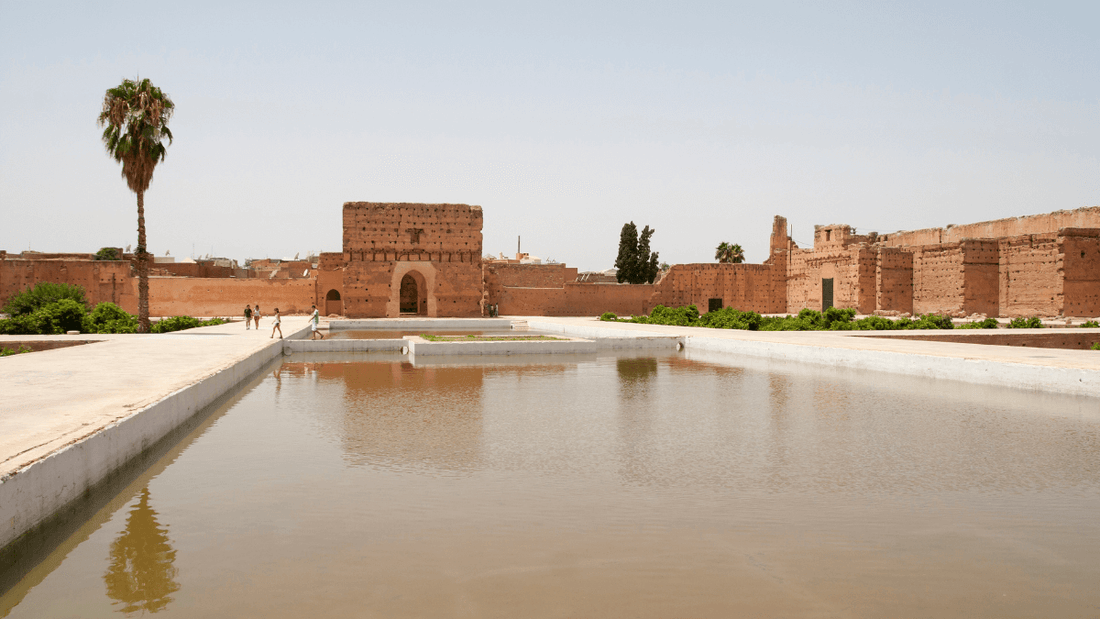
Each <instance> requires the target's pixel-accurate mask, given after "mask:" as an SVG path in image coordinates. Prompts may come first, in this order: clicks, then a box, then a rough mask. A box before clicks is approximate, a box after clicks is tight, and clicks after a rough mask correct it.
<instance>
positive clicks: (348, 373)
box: [283, 362, 486, 472]
mask: <svg viewBox="0 0 1100 619" xmlns="http://www.w3.org/2000/svg"><path fill="white" fill-rule="evenodd" d="M283 371H284V372H285V373H287V374H289V375H306V376H311V375H312V376H314V377H315V379H316V380H317V381H318V382H319V383H320V385H321V386H322V387H324V386H332V387H334V388H340V389H342V390H343V398H342V399H343V405H342V406H341V407H340V408H339V413H337V414H334V415H325V416H323V417H322V418H323V419H325V420H326V422H327V426H328V427H327V431H328V432H329V433H330V436H332V437H333V438H334V439H336V440H338V441H339V442H340V444H341V446H342V447H343V449H344V454H345V458H346V459H347V461H348V462H349V464H351V465H353V466H363V465H366V466H379V467H386V468H399V469H410V468H411V469H422V468H428V469H432V470H445V471H451V472H455V471H462V472H468V471H471V470H475V469H478V468H480V467H481V460H482V454H481V451H482V449H481V434H482V419H481V390H482V383H483V381H484V376H485V373H486V368H485V367H484V366H474V367H469V366H465V367H438V368H433V367H429V368H424V369H418V368H414V367H413V366H412V365H411V364H409V363H407V362H406V363H355V364H349V363H287V364H284V366H283Z"/></svg>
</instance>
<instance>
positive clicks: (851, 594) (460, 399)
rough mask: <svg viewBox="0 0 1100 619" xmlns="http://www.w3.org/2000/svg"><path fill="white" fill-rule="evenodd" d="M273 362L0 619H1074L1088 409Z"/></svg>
mask: <svg viewBox="0 0 1100 619" xmlns="http://www.w3.org/2000/svg"><path fill="white" fill-rule="evenodd" d="M360 358H362V359H364V360H363V361H357V362H330V361H323V360H321V361H318V357H317V356H316V355H312V356H308V357H307V356H292V357H287V358H286V359H285V360H284V361H282V362H280V363H277V364H275V365H272V366H271V367H269V368H268V370H267V371H266V372H265V373H264V374H262V375H260V376H257V377H255V378H254V379H253V380H252V381H251V382H250V383H249V384H247V385H245V386H244V387H243V388H242V389H241V390H240V391H239V392H238V393H237V394H235V395H234V396H233V397H232V398H230V399H228V401H227V402H226V403H225V404H224V405H222V406H220V407H219V408H218V409H217V410H215V411H213V412H212V413H211V414H210V416H209V417H208V418H206V420H205V421H204V422H203V423H202V424H201V425H200V426H199V427H198V428H197V429H195V430H194V431H193V432H192V433H191V434H190V435H188V436H187V437H186V438H184V439H183V440H182V441H181V442H180V443H179V444H178V445H176V446H175V447H173V448H172V449H171V450H169V451H168V453H167V454H166V455H165V456H164V457H163V458H161V459H160V460H159V461H157V462H155V463H154V464H153V465H152V466H150V467H149V469H148V470H146V471H145V472H144V473H142V474H140V475H138V476H136V478H135V479H134V480H133V481H132V483H130V484H129V485H128V486H127V487H126V488H125V489H124V490H123V491H122V492H120V493H118V494H117V495H115V496H112V497H111V498H110V499H109V500H108V501H106V505H105V507H103V508H102V509H100V510H99V511H98V513H96V514H95V515H94V516H93V517H92V518H91V519H89V520H88V521H87V522H86V523H84V525H83V526H81V527H80V528H79V530H77V531H76V532H75V533H74V534H73V535H72V536H71V538H69V539H68V540H66V541H65V542H64V543H62V544H61V546H60V547H58V548H57V550H56V551H54V552H53V553H52V554H51V555H50V556H48V557H46V558H45V560H43V561H42V563H41V564H39V565H38V566H37V567H35V568H34V569H32V570H31V571H30V572H29V573H27V574H26V575H25V576H24V577H23V578H22V580H20V581H19V582H18V583H16V584H15V586H14V587H12V588H11V589H10V590H9V591H7V592H5V593H4V594H3V595H2V596H0V616H10V617H110V616H118V615H119V614H122V615H124V616H139V615H142V614H147V613H148V614H153V613H155V614H157V615H158V616H164V617H303V616H333V617H335V616H341V617H342V616H347V617H373V616H378V617H731V616H775V617H779V616H783V617H822V616H827V617H834V616H835V617H886V616H889V617H930V616H936V617H975V616H977V617H983V616H985V617H1034V616H1082V617H1088V616H1096V615H1097V614H1098V613H1100V587H1097V583H1098V582H1100V403H1098V402H1097V401H1096V400H1095V399H1087V398H1073V397H1059V396H1051V395H1040V394H1034V393H1027V392H1014V391H1011V390H1005V389H991V388H982V387H975V386H966V385H960V384H955V383H949V382H946V381H940V382H935V381H927V380H921V379H911V378H905V377H898V376H890V375H885V374H881V375H880V374H875V373H867V372H862V373H848V372H843V371H835V370H825V369H815V368H812V367H807V366H798V365H790V364H788V365H784V364H767V363H764V362H759V361H744V360H738V359H735V358H731V357H724V356H717V355H716V356H705V355H700V354H697V353H696V354H691V355H689V354H685V353H678V354H667V355H655V356H654V355H647V356H636V355H628V354H626V355H608V356H602V355H601V356H595V355H592V356H586V357H572V356H561V357H559V356H553V357H549V356H547V357H523V358H501V359H491V360H489V362H486V360H485V359H480V360H476V361H474V362H469V363H465V362H462V363H456V362H454V361H455V360H454V359H439V358H437V359H432V360H431V362H430V364H422V363H420V362H417V363H416V364H415V365H414V364H411V363H410V362H409V361H408V359H407V358H404V357H400V356H397V355H388V356H382V355H379V356H361V357H360Z"/></svg>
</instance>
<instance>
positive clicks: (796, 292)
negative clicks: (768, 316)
mask: <svg viewBox="0 0 1100 619" xmlns="http://www.w3.org/2000/svg"><path fill="white" fill-rule="evenodd" d="M830 247H831V248H830V249H829V250H827V251H816V250H806V249H795V250H792V251H791V252H790V254H789V255H790V261H789V264H788V267H787V279H786V283H787V285H786V288H787V302H786V304H787V307H786V310H785V311H786V312H787V313H789V314H797V313H798V312H799V310H801V309H803V308H807V307H808V308H810V309H813V310H818V311H820V310H821V308H822V301H823V297H822V287H821V280H822V279H830V278H831V279H832V280H833V306H834V307H852V308H857V306H858V305H859V303H860V292H859V285H861V283H866V277H867V276H868V274H869V273H868V271H867V269H868V268H869V265H864V266H863V267H862V269H861V267H860V266H859V264H858V262H857V263H856V264H855V265H853V262H852V259H853V253H852V252H853V248H849V247H838V246H833V245H830ZM857 247H858V246H857ZM855 255H856V256H857V257H858V256H859V255H860V254H859V253H858V251H857V253H856V254H855ZM853 268H855V271H853ZM857 309H858V308H857Z"/></svg>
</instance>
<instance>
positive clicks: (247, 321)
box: [244, 303, 325, 340]
mask: <svg viewBox="0 0 1100 619" xmlns="http://www.w3.org/2000/svg"><path fill="white" fill-rule="evenodd" d="M261 315H262V314H261V313H260V304H259V303H257V304H256V309H252V305H245V306H244V328H245V330H248V329H251V328H252V322H253V321H255V323H256V330H257V331H259V330H260V316H261ZM282 324H283V318H282V316H281V315H280V314H279V308H277V307H276V308H275V318H274V319H273V321H272V324H271V337H272V338H274V337H275V332H276V331H278V332H279V339H280V340H281V339H283V327H282ZM309 326H310V329H311V330H312V335H311V336H310V338H309V339H311V340H313V339H317V336H318V335H319V336H321V339H322V340H323V339H325V334H324V333H321V332H320V331H319V330H318V329H319V328H320V327H321V312H320V311H318V310H317V306H316V305H314V306H313V313H311V314H310V315H309Z"/></svg>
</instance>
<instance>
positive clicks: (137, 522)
mask: <svg viewBox="0 0 1100 619" xmlns="http://www.w3.org/2000/svg"><path fill="white" fill-rule="evenodd" d="M109 560H110V564H109V565H108V567H107V572H106V573H105V574H103V581H104V583H106V585H107V595H108V596H109V597H110V598H111V599H112V600H114V604H115V605H121V608H119V609H118V610H119V611H120V612H124V613H133V612H137V611H142V612H143V613H144V612H146V611H148V612H150V613H155V612H157V611H160V610H164V609H165V608H167V606H168V603H169V602H171V601H172V597H171V594H172V593H175V592H176V591H179V588H180V585H179V583H177V582H176V580H175V579H176V568H175V566H174V565H173V562H174V561H175V560H176V551H175V549H174V548H172V545H171V544H170V543H169V541H168V531H167V527H162V526H161V525H160V523H159V522H157V512H156V511H155V510H153V508H152V507H150V506H149V488H144V489H143V490H142V491H141V499H140V500H139V501H138V503H137V505H135V506H134V508H133V509H132V510H130V515H129V516H128V517H127V518H126V530H125V531H123V533H122V535H119V536H118V539H116V540H115V541H114V542H112V543H111V551H110V557H109Z"/></svg>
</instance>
